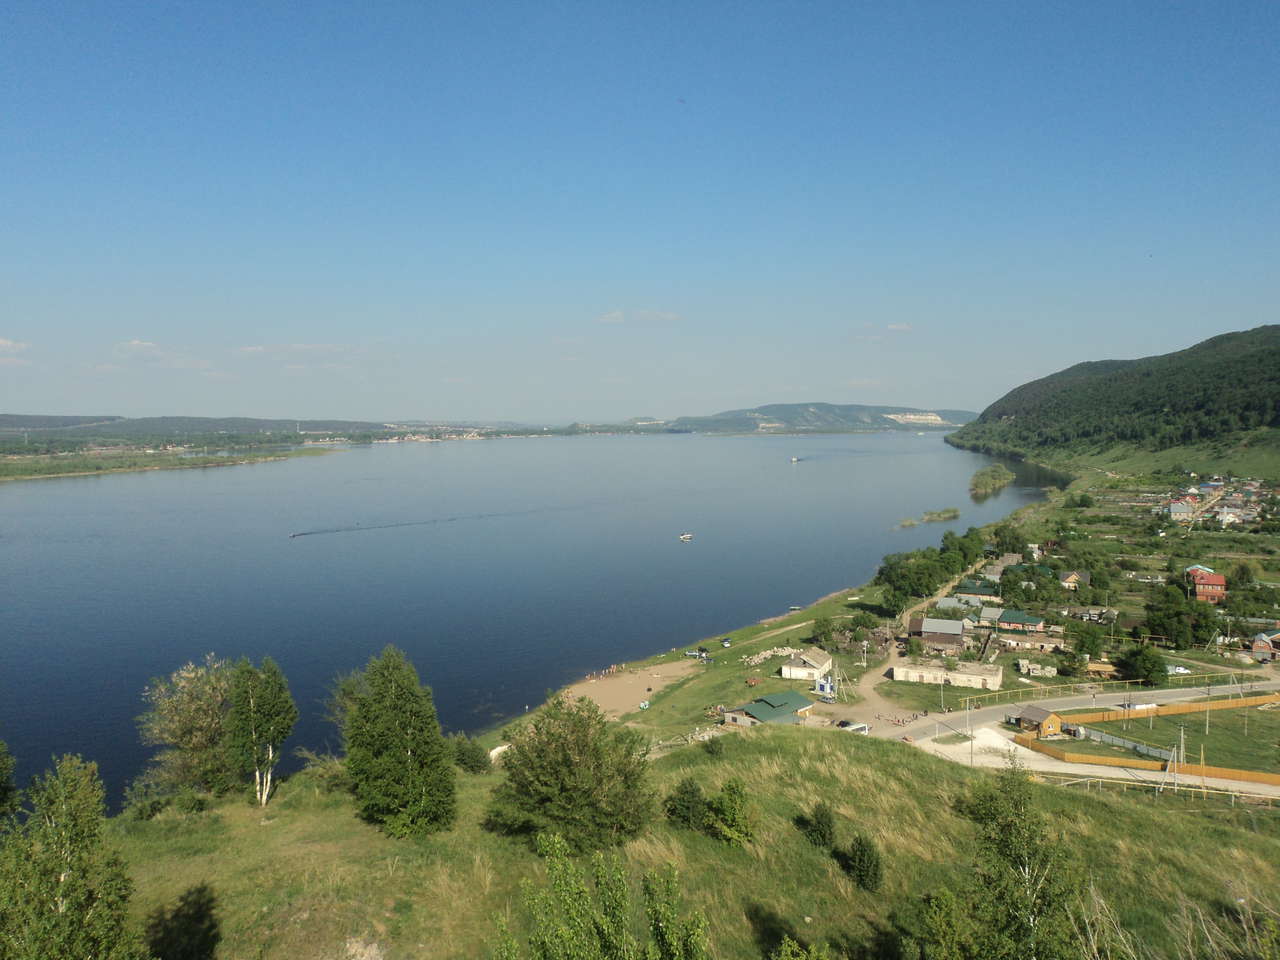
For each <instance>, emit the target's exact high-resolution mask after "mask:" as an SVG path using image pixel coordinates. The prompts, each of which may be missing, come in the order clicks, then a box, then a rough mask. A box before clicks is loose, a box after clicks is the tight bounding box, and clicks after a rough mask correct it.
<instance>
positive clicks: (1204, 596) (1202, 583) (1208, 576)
mask: <svg viewBox="0 0 1280 960" xmlns="http://www.w3.org/2000/svg"><path fill="white" fill-rule="evenodd" d="M1187 576H1189V577H1190V578H1191V583H1192V585H1193V586H1194V588H1195V594H1196V599H1197V600H1203V601H1204V602H1205V603H1212V604H1215V605H1216V604H1219V603H1221V602H1222V601H1223V600H1225V599H1227V578H1226V577H1224V576H1223V575H1222V574H1220V573H1213V572H1209V573H1205V572H1204V571H1203V570H1196V569H1189V570H1188V572H1187Z"/></svg>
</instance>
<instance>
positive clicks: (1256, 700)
mask: <svg viewBox="0 0 1280 960" xmlns="http://www.w3.org/2000/svg"><path fill="white" fill-rule="evenodd" d="M1277 701H1280V693H1259V694H1255V695H1254V696H1252V697H1229V698H1225V699H1222V700H1202V701H1200V702H1199V703H1187V702H1185V701H1184V702H1181V703H1161V704H1157V705H1156V708H1155V709H1154V710H1150V709H1148V710H1094V711H1092V712H1086V713H1075V712H1074V711H1073V712H1071V713H1060V714H1058V716H1060V717H1062V719H1063V720H1064V721H1065V722H1067V723H1106V722H1108V721H1110V720H1141V719H1145V718H1146V717H1150V716H1157V717H1174V716H1178V715H1179V714H1183V713H1204V712H1205V711H1206V710H1235V709H1238V708H1240V707H1255V706H1258V705H1259V704H1263V703H1276V702H1277Z"/></svg>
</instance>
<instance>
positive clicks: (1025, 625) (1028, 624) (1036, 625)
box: [996, 610, 1044, 633]
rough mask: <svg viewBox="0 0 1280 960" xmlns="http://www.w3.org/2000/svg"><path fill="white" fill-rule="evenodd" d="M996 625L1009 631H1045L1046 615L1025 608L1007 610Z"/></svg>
mask: <svg viewBox="0 0 1280 960" xmlns="http://www.w3.org/2000/svg"><path fill="white" fill-rule="evenodd" d="M996 626H997V627H999V628H1000V629H1001V630H1002V631H1007V632H1009V633H1044V617H1037V616H1036V615H1035V614H1033V613H1027V612H1026V611H1024V610H1005V611H1004V612H1003V613H1001V614H1000V619H999V620H998V621H997V623H996Z"/></svg>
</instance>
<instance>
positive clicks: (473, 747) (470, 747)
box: [449, 733, 493, 773]
mask: <svg viewBox="0 0 1280 960" xmlns="http://www.w3.org/2000/svg"><path fill="white" fill-rule="evenodd" d="M449 749H450V750H452V751H453V762H454V763H456V764H457V765H458V767H459V768H460V769H462V770H465V771H466V772H467V773H487V772H488V771H489V768H490V767H491V766H492V765H493V764H492V763H491V762H490V761H489V751H488V750H486V749H485V748H484V747H483V746H481V745H480V743H479V742H478V741H475V740H472V739H471V738H470V737H468V736H467V735H466V734H465V733H455V734H454V735H453V736H451V737H450V738H449Z"/></svg>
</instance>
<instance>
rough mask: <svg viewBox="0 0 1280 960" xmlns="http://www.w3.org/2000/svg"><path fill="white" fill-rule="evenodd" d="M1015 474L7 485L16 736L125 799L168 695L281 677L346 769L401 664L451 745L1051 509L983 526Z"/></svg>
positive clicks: (655, 448) (465, 458)
mask: <svg viewBox="0 0 1280 960" xmlns="http://www.w3.org/2000/svg"><path fill="white" fill-rule="evenodd" d="M792 457H798V458H800V462H798V463H792V462H791V458H792ZM988 462H989V461H988V459H987V458H985V457H983V456H980V455H978V454H973V453H967V452H964V451H960V450H955V449H952V448H950V447H948V446H946V445H945V444H944V443H943V441H942V437H941V436H940V435H937V434H930V435H927V436H917V435H915V434H908V433H884V434H866V435H840V436H806V437H793V436H751V437H714V436H691V435H685V436H660V437H579V438H555V439H530V440H477V441H457V442H447V443H432V444H417V443H409V444H378V445H374V446H372V447H355V448H351V449H344V450H341V451H338V452H335V453H333V454H331V455H329V456H325V457H318V458H300V459H293V460H288V461H283V462H278V463H268V464H260V465H252V466H243V467H225V468H215V469H206V470H174V471H160V472H151V473H134V474H116V475H110V476H103V477H85V478H66V479H56V480H40V481H32V482H22V483H9V484H5V485H0V583H2V584H3V594H2V595H0V739H4V740H5V741H7V742H8V744H9V747H10V749H11V751H12V752H13V753H14V754H15V755H16V756H17V757H18V760H19V771H18V779H19V782H20V784H21V783H25V782H26V780H27V778H28V777H29V776H30V775H31V774H33V773H35V772H38V771H39V770H40V769H42V768H43V767H44V766H46V765H47V764H48V762H49V759H50V757H52V756H53V755H56V754H62V753H67V752H75V753H80V754H83V755H84V756H85V757H87V758H90V759H93V760H96V761H97V762H98V763H99V765H100V767H101V769H102V772H103V776H104V778H105V780H106V782H107V785H108V791H109V796H110V798H111V800H112V802H113V803H115V802H118V799H119V797H120V791H121V790H122V789H123V786H124V784H125V783H126V782H127V781H128V779H130V778H131V777H132V776H133V775H135V774H136V773H137V772H138V771H139V770H140V769H141V767H142V766H143V765H144V763H145V760H146V757H147V756H148V749H147V748H144V747H143V746H142V744H141V743H139V740H138V734H137V729H136V726H135V717H136V716H137V714H138V713H139V712H141V710H142V700H141V693H142V690H143V687H144V686H145V685H146V683H147V681H148V679H149V678H151V677H154V676H159V675H163V674H168V673H169V672H171V671H172V670H174V669H175V668H176V667H178V666H180V665H181V664H182V663H184V662H186V661H188V660H193V659H199V658H201V657H202V656H203V655H204V654H205V653H206V652H208V651H214V652H216V653H218V654H219V655H221V656H228V657H239V656H242V655H243V656H248V657H250V658H252V659H254V660H255V661H256V660H258V659H260V658H261V657H262V656H264V655H270V656H272V657H274V658H275V659H276V660H277V661H278V662H279V663H280V665H281V667H282V668H283V669H284V671H285V674H286V675H287V676H288V678H289V681H290V684H291V686H292V689H293V693H294V697H295V699H296V700H297V702H298V706H299V709H300V711H301V719H300V721H299V723H298V727H297V730H296V732H295V734H294V736H293V738H292V739H291V741H290V743H289V745H288V747H289V749H291V748H292V747H293V746H296V745H299V744H301V745H305V746H309V747H312V748H316V749H322V748H324V747H326V746H330V747H332V746H336V740H337V738H336V735H335V731H334V730H333V728H332V727H330V726H328V725H327V724H326V723H325V722H324V721H323V719H322V716H321V714H322V712H323V711H322V706H321V703H322V700H323V698H324V694H325V689H326V687H327V685H328V684H329V682H330V681H331V680H332V678H333V677H334V676H335V675H336V674H338V673H339V672H344V671H348V670H351V669H353V668H355V667H359V666H362V665H363V664H364V663H365V662H367V661H368V659H369V657H370V656H371V655H373V654H375V653H376V652H378V651H379V650H380V649H381V648H382V647H383V646H385V645H386V644H388V643H393V644H395V645H397V646H399V647H401V648H402V649H404V650H405V651H407V653H408V655H409V657H410V658H411V659H412V660H413V662H414V664H415V665H416V666H417V668H418V671H419V673H420V674H421V676H422V679H423V681H424V682H425V683H427V684H429V685H430V686H431V687H432V688H433V690H434V693H435V699H436V704H437V706H438V708H439V712H440V719H441V723H442V724H443V725H444V727H445V728H446V729H448V730H456V729H463V730H476V729H480V728H483V727H486V726H490V725H492V724H494V723H495V722H497V721H500V720H502V719H503V718H507V717H511V716H513V715H516V714H519V713H521V712H523V711H524V710H525V708H526V706H528V705H532V704H536V703H538V702H540V701H541V700H542V699H543V698H544V696H545V695H546V693H547V692H548V691H549V690H552V689H554V688H557V687H559V686H561V685H563V684H564V683H566V682H568V681H570V680H573V679H576V678H578V677H581V676H582V675H583V674H585V673H587V672H589V671H592V670H595V669H598V668H600V667H604V666H608V665H609V664H612V663H620V662H623V661H626V660H630V659H635V658H638V657H642V656H645V655H648V654H651V653H654V652H657V651H661V650H666V649H669V648H672V647H675V646H678V645H684V644H690V643H693V642H694V641H697V640H698V639H700V638H703V637H706V636H709V635H711V634H714V633H717V632H720V631H725V630H728V629H730V628H733V627H737V626H740V625H743V624H747V623H750V622H753V621H755V620H758V619H760V618H763V617H766V616H770V615H774V614H777V613H780V612H784V611H785V610H786V609H787V607H788V606H789V605H791V604H803V603H809V602H811V601H812V600H814V599H816V598H818V597H820V596H823V595H825V594H827V593H829V592H831V591H833V590H837V589H840V588H842V587H846V586H853V585H857V584H860V583H863V582H865V581H866V580H868V579H869V578H870V577H871V576H872V575H873V574H874V573H875V570H876V567H877V565H878V562H879V560H880V558H881V557H882V556H883V555H884V554H886V553H890V552H894V551H899V550H908V549H913V548H916V547H920V546H924V545H927V544H935V543H937V541H938V539H939V538H940V537H941V536H942V533H943V531H944V530H946V529H948V528H954V529H958V530H963V529H965V528H966V527H968V526H970V525H979V524H982V523H986V522H988V521H991V520H994V519H996V518H998V517H1001V516H1003V515H1006V514H1008V513H1010V512H1011V511H1012V510H1014V509H1016V508H1017V507H1019V506H1021V505H1022V504H1024V503H1027V502H1030V501H1031V500H1034V499H1037V498H1038V497H1039V496H1040V495H1041V494H1040V491H1039V488H1038V487H1037V486H1035V483H1036V482H1043V478H1042V477H1041V478H1038V477H1034V476H1031V475H1029V474H1028V475H1026V476H1024V477H1023V478H1022V479H1021V480H1020V481H1019V483H1017V484H1015V485H1014V486H1011V487H1009V488H1007V489H1006V490H1005V491H1004V492H1003V493H1001V494H1000V495H998V496H996V497H994V498H992V499H990V500H988V501H986V502H985V503H983V504H981V505H977V504H973V503H972V502H971V501H970V499H969V496H968V493H967V490H968V481H969V478H970V476H971V475H972V474H973V472H974V471H975V470H977V469H978V468H979V467H981V466H983V465H985V464H986V463H988ZM951 506H955V507H959V508H960V509H961V517H960V519H959V520H958V521H956V522H954V523H949V524H926V525H921V526H918V527H915V528H911V529H897V524H898V521H900V520H901V519H903V518H904V517H912V516H918V515H919V514H921V513H922V512H923V511H925V510H932V509H938V508H942V507H951ZM685 531H690V532H692V533H693V534H694V539H693V540H692V542H689V543H682V542H681V541H680V540H679V539H678V536H679V534H681V533H683V532H685ZM302 534H305V536H304V535H302Z"/></svg>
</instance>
